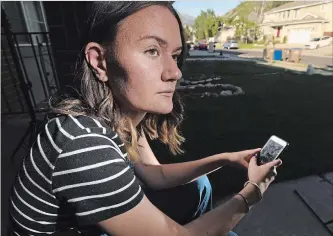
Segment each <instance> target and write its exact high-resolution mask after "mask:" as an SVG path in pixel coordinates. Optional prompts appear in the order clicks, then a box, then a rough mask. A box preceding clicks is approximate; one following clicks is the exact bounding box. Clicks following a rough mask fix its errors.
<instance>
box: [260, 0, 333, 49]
mask: <svg viewBox="0 0 333 236" xmlns="http://www.w3.org/2000/svg"><path fill="white" fill-rule="evenodd" d="M332 9H333V0H326V1H295V2H290V3H286V4H283V5H281V6H279V7H276V8H274V9H271V10H270V11H267V12H265V13H264V17H263V21H262V23H261V24H260V28H261V32H262V34H263V35H265V36H270V37H273V36H274V38H275V40H279V41H281V42H282V41H283V39H286V40H287V42H288V43H305V42H308V41H310V39H312V38H314V37H321V36H333V12H332Z"/></svg>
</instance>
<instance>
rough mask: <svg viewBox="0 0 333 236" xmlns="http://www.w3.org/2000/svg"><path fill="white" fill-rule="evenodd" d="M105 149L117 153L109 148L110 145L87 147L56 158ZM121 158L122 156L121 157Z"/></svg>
mask: <svg viewBox="0 0 333 236" xmlns="http://www.w3.org/2000/svg"><path fill="white" fill-rule="evenodd" d="M105 148H112V149H114V150H115V151H116V152H118V150H117V149H116V148H115V147H114V146H111V145H99V146H93V147H88V148H82V149H78V150H75V151H71V152H65V153H62V154H60V155H59V156H58V158H64V157H68V156H72V155H76V154H80V153H84V152H90V151H95V150H100V149H105ZM118 153H119V152H118ZM119 154H120V153H119ZM121 157H123V155H121Z"/></svg>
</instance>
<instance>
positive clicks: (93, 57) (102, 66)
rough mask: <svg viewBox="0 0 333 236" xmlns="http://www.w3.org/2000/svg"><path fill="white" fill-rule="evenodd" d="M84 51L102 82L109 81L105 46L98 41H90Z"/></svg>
mask: <svg viewBox="0 0 333 236" xmlns="http://www.w3.org/2000/svg"><path fill="white" fill-rule="evenodd" d="M84 52H85V57H86V61H87V62H88V63H89V66H90V68H91V69H92V70H93V72H94V73H95V75H96V77H97V78H98V79H99V80H100V81H102V82H106V81H108V77H107V71H106V61H105V55H104V50H103V47H102V46H101V45H99V44H98V43H94V42H90V43H88V44H87V45H86V47H85V51H84Z"/></svg>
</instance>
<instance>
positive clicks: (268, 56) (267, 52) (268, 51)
mask: <svg viewBox="0 0 333 236" xmlns="http://www.w3.org/2000/svg"><path fill="white" fill-rule="evenodd" d="M273 54H274V48H265V49H264V51H263V58H264V59H265V60H268V61H272V60H273Z"/></svg>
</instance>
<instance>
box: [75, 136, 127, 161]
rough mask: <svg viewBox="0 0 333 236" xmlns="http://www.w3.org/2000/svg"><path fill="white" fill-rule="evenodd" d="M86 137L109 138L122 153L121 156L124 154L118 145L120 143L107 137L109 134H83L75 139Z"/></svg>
mask: <svg viewBox="0 0 333 236" xmlns="http://www.w3.org/2000/svg"><path fill="white" fill-rule="evenodd" d="M85 137H100V138H104V139H107V140H108V141H110V142H111V143H112V144H113V145H114V146H115V148H117V149H118V151H119V154H120V155H121V156H123V154H122V151H121V150H120V148H119V147H118V145H117V144H116V143H115V141H113V140H112V139H110V138H109V137H107V136H105V135H101V134H83V135H79V136H76V138H75V139H78V138H85Z"/></svg>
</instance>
